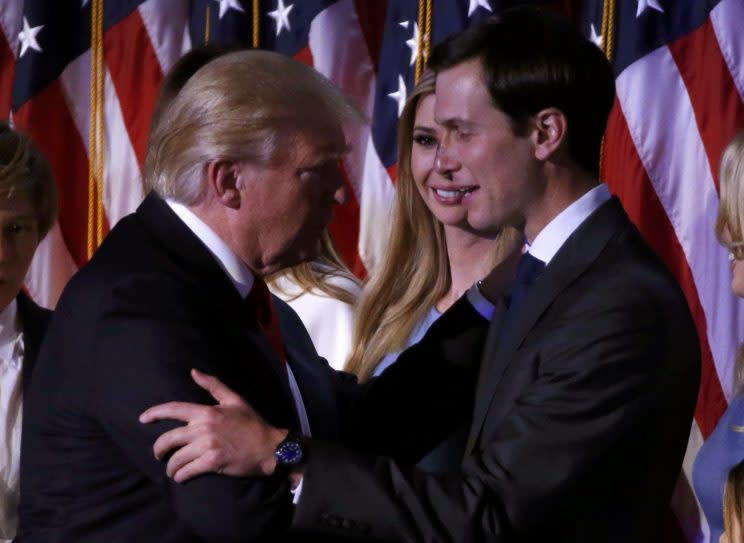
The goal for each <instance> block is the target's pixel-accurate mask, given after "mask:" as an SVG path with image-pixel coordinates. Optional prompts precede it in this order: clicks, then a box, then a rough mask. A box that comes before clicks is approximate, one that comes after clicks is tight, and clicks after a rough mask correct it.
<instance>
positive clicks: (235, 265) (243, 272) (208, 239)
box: [166, 199, 311, 436]
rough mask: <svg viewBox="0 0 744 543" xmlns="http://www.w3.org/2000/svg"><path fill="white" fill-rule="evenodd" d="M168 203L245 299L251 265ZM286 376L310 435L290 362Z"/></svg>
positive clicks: (182, 208) (202, 224) (188, 212)
mask: <svg viewBox="0 0 744 543" xmlns="http://www.w3.org/2000/svg"><path fill="white" fill-rule="evenodd" d="M166 203H167V204H168V205H169V206H170V208H171V209H172V210H173V212H174V213H175V214H176V215H178V218H179V219H181V220H182V221H183V222H184V224H185V225H186V226H187V227H188V228H189V230H191V231H192V232H193V233H194V235H195V236H196V237H198V238H199V239H200V240H201V242H202V243H204V245H206V246H207V249H209V252H211V253H212V255H213V256H214V258H215V260H216V261H217V264H219V266H220V267H221V268H222V269H223V270H224V271H225V273H226V274H227V276H228V277H229V278H230V281H231V282H232V284H233V285H235V288H236V289H237V291H238V292H239V293H240V296H242V297H243V298H245V297H246V296H248V294H249V293H250V291H251V289H252V288H253V272H251V270H250V269H249V268H248V266H246V265H245V263H243V261H242V260H240V258H238V255H236V254H235V253H234V252H233V250H232V249H230V247H229V246H228V245H227V244H226V243H225V242H224V241H223V240H222V238H220V237H219V236H218V235H217V234H216V233H215V232H214V230H212V229H211V228H210V227H209V226H208V225H207V224H206V223H205V222H204V221H202V220H201V219H200V218H199V217H197V216H196V215H195V214H194V212H193V211H191V210H190V209H189V208H187V207H186V206H185V205H183V204H180V203H178V202H176V201H174V200H170V199H167V200H166ZM287 378H288V380H289V388H290V389H291V391H292V398H293V399H294V403H295V408H296V410H297V417H298V418H299V420H300V428H301V430H302V433H303V434H304V435H306V436H309V435H311V434H310V421H309V419H308V418H307V410H306V409H305V403H304V402H303V401H302V394H301V393H300V387H299V386H298V385H297V380H296V379H295V376H294V374H293V373H292V368H291V367H290V365H289V364H287Z"/></svg>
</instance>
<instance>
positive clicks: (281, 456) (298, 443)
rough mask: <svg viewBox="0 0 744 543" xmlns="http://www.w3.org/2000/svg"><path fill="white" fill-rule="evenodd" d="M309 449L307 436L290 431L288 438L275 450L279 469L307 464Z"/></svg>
mask: <svg viewBox="0 0 744 543" xmlns="http://www.w3.org/2000/svg"><path fill="white" fill-rule="evenodd" d="M306 457H307V448H306V440H305V436H303V435H302V434H299V433H297V432H295V431H293V430H290V431H289V433H288V434H287V437H285V438H284V440H283V441H282V442H281V443H279V445H277V446H276V449H274V459H275V460H276V467H277V468H284V469H288V468H292V467H295V466H300V465H302V464H304V463H305V460H306Z"/></svg>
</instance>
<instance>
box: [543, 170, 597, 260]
mask: <svg viewBox="0 0 744 543" xmlns="http://www.w3.org/2000/svg"><path fill="white" fill-rule="evenodd" d="M611 197H612V195H611V194H610V190H609V189H608V188H607V185H605V184H604V183H600V184H599V185H597V186H596V187H594V188H593V189H591V190H590V191H589V192H587V193H586V194H584V195H583V196H582V197H581V198H579V199H578V200H576V201H575V202H574V203H572V204H571V205H570V206H568V207H567V208H566V209H564V210H563V211H561V212H560V213H559V214H558V215H556V216H555V218H553V220H552V221H550V222H549V223H548V224H547V225H546V226H545V228H543V229H542V230H541V231H540V233H539V234H537V236H536V237H535V239H534V240H533V242H532V244H531V245H530V246H529V253H530V254H531V255H532V256H534V257H535V258H539V259H540V260H542V261H543V262H545V265H546V266H547V265H548V263H549V262H550V261H551V260H552V259H553V257H554V256H555V254H556V253H557V252H558V250H559V249H560V248H561V247H562V246H563V244H564V243H565V242H566V240H567V239H568V237H569V236H570V235H571V234H573V233H574V231H575V230H576V229H577V228H578V227H579V226H581V223H583V222H584V221H585V220H586V219H587V218H588V217H589V215H591V214H592V213H594V211H595V210H596V209H597V208H599V206H601V205H602V204H604V203H605V202H606V201H607V200H609V199H610V198H611Z"/></svg>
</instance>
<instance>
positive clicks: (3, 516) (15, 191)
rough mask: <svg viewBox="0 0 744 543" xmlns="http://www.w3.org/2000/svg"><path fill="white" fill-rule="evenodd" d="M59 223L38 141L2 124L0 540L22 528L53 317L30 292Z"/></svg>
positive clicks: (49, 173) (54, 195) (54, 194)
mask: <svg viewBox="0 0 744 543" xmlns="http://www.w3.org/2000/svg"><path fill="white" fill-rule="evenodd" d="M56 217H57V191H56V185H55V182H54V175H53V174H52V169H51V167H50V166H49V163H48V162H47V160H46V158H44V156H43V155H42V154H41V153H39V151H38V150H37V149H36V147H35V146H34V144H33V142H32V141H31V138H29V137H28V136H27V135H25V134H20V133H18V132H16V131H15V130H13V129H12V128H11V127H10V126H8V124H6V123H5V122H0V443H2V447H0V541H6V540H8V541H9V540H11V539H13V537H14V536H15V534H16V527H17V523H18V498H19V485H20V449H21V424H22V419H23V409H22V407H23V401H24V397H25V393H26V391H27V390H28V387H29V383H30V382H31V374H32V372H33V369H34V364H35V362H36V356H37V354H38V352H39V347H40V345H41V340H42V338H43V337H44V332H45V331H46V328H47V325H48V323H49V318H50V316H51V311H49V310H47V309H44V308H43V307H40V306H38V305H37V304H36V303H35V302H34V301H33V300H32V299H31V297H30V296H29V295H28V294H26V293H25V292H24V291H23V290H22V288H23V281H24V280H25V278H26V274H27V272H28V268H29V266H30V265H31V260H32V259H33V256H34V253H35V252H36V248H37V247H38V246H39V242H40V241H41V240H42V239H43V238H44V236H45V235H46V234H47V232H49V230H50V229H51V227H52V225H53V224H54V221H55V219H56Z"/></svg>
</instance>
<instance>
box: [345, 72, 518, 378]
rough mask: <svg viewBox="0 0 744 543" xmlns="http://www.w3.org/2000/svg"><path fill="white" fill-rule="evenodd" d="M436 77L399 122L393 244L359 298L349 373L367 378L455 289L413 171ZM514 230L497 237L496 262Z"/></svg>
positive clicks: (426, 81) (439, 230)
mask: <svg viewBox="0 0 744 543" xmlns="http://www.w3.org/2000/svg"><path fill="white" fill-rule="evenodd" d="M434 84H435V75H434V74H433V73H431V72H425V73H424V75H423V76H422V77H421V79H420V80H419V82H418V84H417V85H416V87H415V88H414V89H413V92H412V93H411V95H410V96H409V98H408V101H407V102H406V105H405V107H404V108H403V112H402V114H401V116H400V121H399V124H398V182H397V188H396V196H395V203H394V207H393V218H392V227H391V233H390V244H389V246H388V249H387V252H386V255H385V259H384V260H383V262H382V264H381V266H380V268H379V270H378V272H377V273H375V274H374V276H373V277H371V278H370V280H369V282H368V284H367V285H366V286H365V288H364V291H363V292H362V295H361V297H360V299H359V305H358V309H357V318H356V322H355V326H354V347H353V350H352V352H351V355H350V356H349V360H348V361H347V363H346V367H345V370H346V371H349V372H351V373H354V374H356V375H357V377H358V378H359V380H360V381H366V380H368V379H369V378H370V377H371V375H372V374H373V372H374V370H375V368H376V367H377V365H378V364H379V362H380V360H382V358H384V357H385V355H387V354H389V353H392V352H395V351H398V350H401V349H403V348H404V347H405V344H406V341H407V339H408V338H409V336H410V335H411V332H412V331H413V329H414V327H415V326H416V325H417V324H418V323H419V322H421V321H422V320H423V318H424V317H425V316H426V314H427V313H428V312H429V311H430V309H431V307H433V306H434V305H435V304H436V303H437V302H438V301H439V300H441V299H442V297H443V296H444V295H445V294H446V293H447V292H448V291H449V289H450V287H451V285H452V278H451V275H450V268H449V260H448V257H447V243H446V241H445V236H444V227H443V225H442V224H441V223H440V222H439V221H438V220H437V219H436V218H435V217H434V215H433V214H432V213H431V211H429V208H428V207H426V204H425V203H424V201H423V199H422V198H421V196H420V194H419V192H418V189H417V187H416V184H415V182H414V179H413V174H412V172H411V150H412V147H413V143H412V142H413V127H414V123H415V119H416V111H417V109H418V104H419V103H420V102H421V100H422V99H423V98H424V97H426V96H428V95H430V94H433V93H434ZM514 235H516V234H515V232H513V230H512V229H509V230H508V234H507V230H504V231H502V232H501V234H499V241H500V243H498V244H497V248H496V251H495V252H494V264H495V263H496V260H497V258H498V255H499V254H500V253H502V251H503V247H505V245H506V243H507V241H506V238H512V237H513V236H514Z"/></svg>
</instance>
